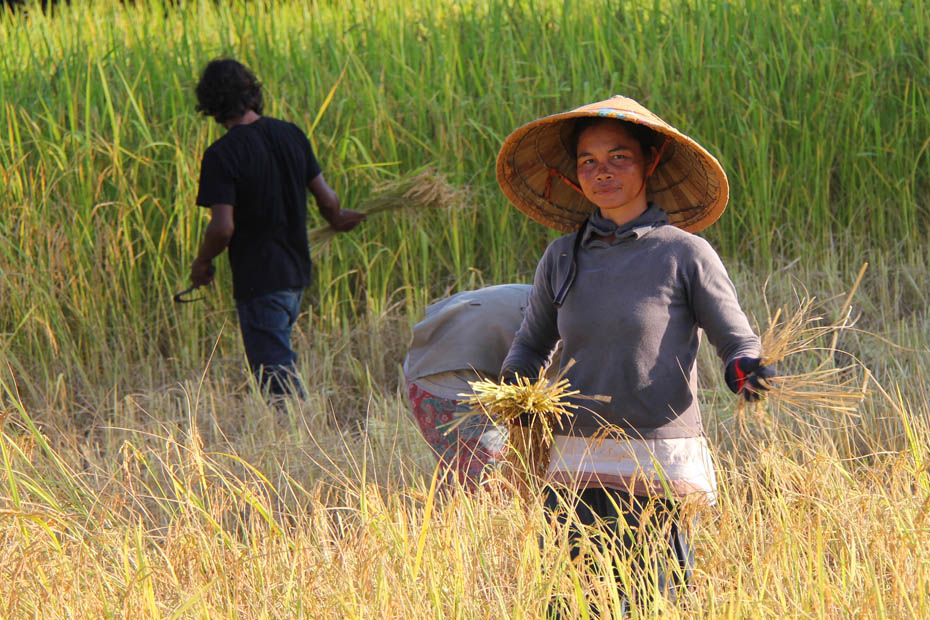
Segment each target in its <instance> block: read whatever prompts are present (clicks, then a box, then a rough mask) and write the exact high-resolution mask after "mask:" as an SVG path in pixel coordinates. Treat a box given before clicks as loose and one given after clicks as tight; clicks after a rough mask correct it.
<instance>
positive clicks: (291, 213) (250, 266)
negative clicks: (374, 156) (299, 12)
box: [191, 59, 365, 394]
mask: <svg viewBox="0 0 930 620" xmlns="http://www.w3.org/2000/svg"><path fill="white" fill-rule="evenodd" d="M197 101H198V105H197V111H199V112H202V113H203V114H204V115H206V116H212V117H213V118H214V119H215V120H216V122H218V123H220V124H221V125H223V126H224V127H225V128H226V130H227V131H226V134H225V135H224V136H223V137H221V138H220V139H218V140H217V141H216V142H214V143H213V144H211V145H210V147H209V148H207V150H206V152H205V153H204V155H203V161H202V163H201V169H200V187H199V191H198V193H197V204H198V205H200V206H203V207H208V208H209V209H210V213H211V217H210V223H209V225H208V226H207V229H206V232H205V235H204V239H203V242H202V243H201V245H200V250H199V252H198V254H197V258H196V259H195V260H194V264H193V265H192V266H191V283H192V284H194V285H197V286H202V285H205V284H209V283H210V282H211V281H212V280H213V274H214V268H213V259H214V258H215V257H216V256H218V255H219V254H220V253H222V251H223V250H224V249H226V248H227V247H228V248H229V263H230V266H231V267H232V275H233V297H234V298H235V300H236V311H237V313H238V315H239V326H240V328H241V330H242V340H243V343H244V344H245V352H246V357H247V358H248V360H249V366H250V368H251V370H252V372H253V373H254V374H255V376H256V378H257V379H258V380H259V384H260V385H261V386H262V389H265V390H268V392H269V393H271V394H286V393H290V392H296V393H299V394H302V393H303V390H302V388H301V387H300V383H299V381H297V380H296V379H297V374H296V361H297V355H296V354H295V353H294V351H293V350H292V349H291V345H290V339H291V328H292V327H293V325H294V321H295V320H296V319H297V313H298V310H299V308H300V299H301V296H302V293H303V289H304V288H305V287H306V286H308V285H309V284H310V251H309V249H308V246H307V190H308V189H309V190H310V193H312V194H313V197H314V198H315V199H316V203H317V206H318V207H319V210H320V213H321V214H322V216H323V217H324V218H325V219H326V221H328V222H329V224H330V226H332V227H333V228H334V229H335V230H337V231H339V232H345V231H348V230H352V229H353V228H354V227H355V226H356V225H358V224H359V222H361V221H363V220H364V219H365V216H364V215H363V214H362V213H358V212H355V211H350V210H348V209H341V208H340V206H339V197H338V196H337V195H336V192H334V191H333V189H332V188H331V187H330V186H329V185H327V184H326V181H325V180H324V179H323V175H322V173H321V169H320V165H319V163H317V160H316V157H315V156H314V154H313V149H312V148H311V146H310V142H309V140H307V136H306V135H304V133H303V131H301V130H300V129H299V128H298V127H297V126H296V125H294V124H292V123H288V122H285V121H280V120H277V119H273V118H269V117H263V116H261V114H262V109H263V104H262V91H261V84H260V83H259V82H258V80H256V79H255V76H254V75H253V74H252V72H251V71H249V70H248V69H247V68H246V67H244V66H243V65H242V64H240V63H238V62H237V61H235V60H231V59H217V60H213V61H211V62H210V63H209V64H207V66H206V68H205V69H204V71H203V75H202V76H201V78H200V82H199V83H198V84H197Z"/></svg>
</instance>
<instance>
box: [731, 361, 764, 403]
mask: <svg viewBox="0 0 930 620" xmlns="http://www.w3.org/2000/svg"><path fill="white" fill-rule="evenodd" d="M723 375H724V378H725V379H726V381H727V387H728V388H730V391H732V392H733V393H734V394H740V395H742V397H743V398H745V399H746V400H748V401H754V400H759V399H760V398H762V393H763V392H766V391H768V390H770V389H772V388H771V385H769V383H768V380H769V379H771V378H772V377H774V376H775V369H774V368H773V367H771V366H763V365H762V359H761V358H758V357H738V358H736V359H735V360H733V361H732V362H730V363H729V364H727V368H726V371H725V372H724V373H723Z"/></svg>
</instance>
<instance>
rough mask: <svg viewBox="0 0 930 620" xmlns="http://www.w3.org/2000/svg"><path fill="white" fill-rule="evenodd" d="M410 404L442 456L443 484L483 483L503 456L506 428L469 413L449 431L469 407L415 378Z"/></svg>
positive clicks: (473, 485) (410, 388) (469, 486)
mask: <svg viewBox="0 0 930 620" xmlns="http://www.w3.org/2000/svg"><path fill="white" fill-rule="evenodd" d="M407 393H408V395H409V397H410V407H411V410H412V411H413V416H414V418H416V421H417V424H418V425H419V427H420V432H422V433H423V438H424V439H426V442H427V443H428V444H429V445H430V447H431V448H432V449H433V452H434V453H435V454H436V456H437V458H438V459H439V467H440V468H441V471H440V482H441V484H442V485H443V486H448V485H450V484H454V483H456V482H457V483H458V484H461V485H462V486H463V487H465V488H466V489H468V490H472V491H473V490H475V489H476V488H477V487H478V485H480V484H481V481H482V480H483V478H484V476H485V474H486V473H487V471H488V469H489V468H493V467H496V466H497V465H498V464H499V463H500V462H501V461H502V460H503V458H504V453H505V449H506V445H507V434H506V431H505V430H503V429H501V428H499V427H497V426H496V425H494V424H493V423H492V422H491V421H490V420H488V419H482V417H481V416H477V415H473V416H470V417H469V418H468V419H467V420H466V421H465V422H463V423H462V424H460V425H459V426H457V427H456V428H455V430H453V431H451V432H449V433H448V434H446V431H447V429H448V427H449V426H450V424H451V423H452V422H454V421H455V419H456V418H457V417H459V416H460V415H461V414H463V413H466V412H468V411H469V408H468V407H467V406H466V405H464V404H463V403H462V402H461V401H457V400H452V399H449V398H442V397H440V396H436V395H434V394H431V393H430V392H427V391H426V390H424V389H423V388H422V387H420V386H419V385H417V384H416V383H415V382H408V383H407Z"/></svg>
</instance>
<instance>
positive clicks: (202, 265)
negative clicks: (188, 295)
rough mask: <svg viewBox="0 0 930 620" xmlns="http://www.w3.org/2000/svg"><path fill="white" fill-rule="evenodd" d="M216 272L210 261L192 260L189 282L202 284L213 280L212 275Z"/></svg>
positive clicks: (196, 284) (195, 284) (197, 284)
mask: <svg viewBox="0 0 930 620" xmlns="http://www.w3.org/2000/svg"><path fill="white" fill-rule="evenodd" d="M215 274H216V268H215V267H214V266H213V262H212V261H208V260H201V259H200V258H198V259H196V260H195V261H194V264H193V265H191V284H193V285H194V286H204V285H205V284H210V282H213V276H214V275H215Z"/></svg>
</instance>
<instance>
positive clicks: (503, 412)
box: [461, 360, 610, 482]
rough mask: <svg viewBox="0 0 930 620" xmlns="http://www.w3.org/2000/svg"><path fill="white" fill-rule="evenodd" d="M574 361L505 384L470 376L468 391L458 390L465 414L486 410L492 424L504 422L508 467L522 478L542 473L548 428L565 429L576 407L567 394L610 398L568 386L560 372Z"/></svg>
mask: <svg viewBox="0 0 930 620" xmlns="http://www.w3.org/2000/svg"><path fill="white" fill-rule="evenodd" d="M574 363H575V360H569V361H568V363H567V364H566V365H565V367H564V368H563V369H562V371H561V372H560V373H559V374H558V375H557V376H555V377H547V376H546V372H545V369H543V368H541V369H540V370H539V376H538V377H537V378H536V379H535V380H534V379H530V378H528V377H521V376H519V375H517V376H516V379H515V382H514V383H510V384H508V383H497V382H495V381H487V380H485V381H472V382H469V385H470V386H471V389H472V393H471V394H462V395H461V396H463V397H466V398H467V400H466V403H467V404H468V405H470V406H471V409H472V412H473V413H471V414H466V415H481V416H487V417H489V418H490V419H491V420H492V421H493V422H494V423H495V424H498V425H500V426H506V427H508V428H509V430H510V439H509V442H510V450H509V452H508V462H509V464H510V469H511V470H512V472H513V473H515V474H516V475H517V476H520V477H523V478H524V481H525V482H529V481H530V480H531V479H532V478H538V477H541V476H543V475H544V474H545V473H546V469H547V468H548V467H549V447H550V446H551V445H552V437H553V431H554V429H555V428H556V427H558V428H559V429H560V430H565V429H566V428H567V426H566V423H567V422H568V419H569V418H570V417H571V416H573V415H574V412H575V411H576V410H577V409H578V408H579V405H577V404H575V403H572V402H569V401H568V399H569V398H571V397H574V398H575V399H576V400H577V399H585V400H600V401H602V402H609V400H610V397H607V396H584V395H582V394H581V393H580V392H579V391H578V390H573V389H572V387H571V385H570V384H569V381H568V379H566V378H565V373H566V371H567V370H568V369H569V368H571V367H572V366H573V365H574ZM521 416H522V419H521ZM521 422H522V423H521Z"/></svg>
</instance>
